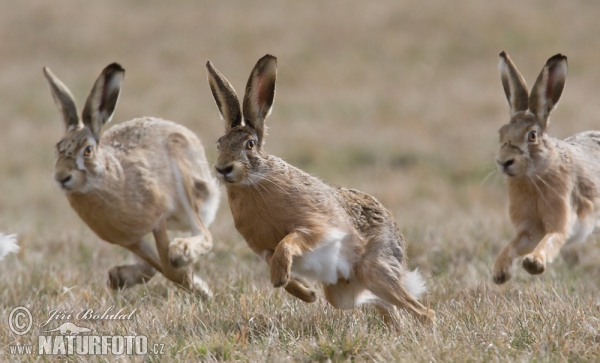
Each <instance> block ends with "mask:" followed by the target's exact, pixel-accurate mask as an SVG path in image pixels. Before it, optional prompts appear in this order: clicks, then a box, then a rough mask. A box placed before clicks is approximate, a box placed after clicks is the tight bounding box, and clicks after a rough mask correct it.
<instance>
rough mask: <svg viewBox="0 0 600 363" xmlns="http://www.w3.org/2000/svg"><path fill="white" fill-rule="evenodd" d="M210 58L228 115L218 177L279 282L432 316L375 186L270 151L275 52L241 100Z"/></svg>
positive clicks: (308, 295)
mask: <svg viewBox="0 0 600 363" xmlns="http://www.w3.org/2000/svg"><path fill="white" fill-rule="evenodd" d="M206 67H207V70H208V81H209V84H210V88H211V91H212V93H213V96H214V98H215V101H216V103H217V106H218V108H219V111H220V113H221V116H222V117H223V119H224V120H225V123H226V133H225V135H224V136H222V137H221V138H220V139H219V141H218V144H217V145H218V148H219V155H218V159H217V162H216V163H215V170H216V172H217V177H218V178H219V179H220V180H221V181H222V183H223V184H224V185H225V187H226V190H227V196H228V199H229V206H230V208H231V212H232V214H233V219H234V222H235V227H236V229H237V230H238V232H239V233H240V234H241V235H242V236H243V237H244V239H245V240H246V242H247V243H248V245H249V247H250V248H251V249H252V250H253V251H254V252H255V253H256V254H258V255H260V256H262V257H263V258H264V259H265V261H266V262H267V263H268V264H269V266H270V274H271V282H272V283H273V286H274V287H283V288H285V290H286V291H287V292H289V293H290V294H292V295H293V296H295V297H297V298H299V299H301V300H303V301H306V302H313V301H315V299H316V294H315V291H314V290H313V288H312V286H311V285H310V284H309V283H308V282H307V281H306V280H310V281H314V282H320V283H322V284H323V287H324V290H325V298H326V299H327V301H329V303H331V305H333V306H334V307H336V308H341V309H351V308H354V307H357V306H359V305H361V304H373V305H375V307H376V308H377V310H378V311H379V312H380V313H381V314H382V315H383V317H384V320H385V321H386V322H388V323H391V324H393V321H394V319H395V317H396V316H397V315H396V314H397V309H396V307H400V308H404V309H406V310H408V311H409V312H411V313H412V314H413V315H414V316H415V317H416V318H417V319H419V320H420V321H422V322H427V323H433V322H434V321H435V313H434V312H433V311H432V310H430V309H428V308H427V307H425V306H423V305H422V304H421V303H420V302H419V301H417V297H418V296H419V295H420V294H421V293H423V292H424V291H425V286H424V282H423V279H422V278H421V276H420V275H419V273H418V272H417V271H409V270H408V269H407V268H406V248H405V241H404V238H403V237H402V235H401V234H400V231H399V230H398V226H397V225H396V223H395V222H394V219H393V218H392V215H391V214H390V212H388V211H387V210H386V209H385V208H384V207H383V205H381V203H379V202H378V201H377V200H376V199H375V198H373V197H371V196H370V195H367V194H365V193H362V192H360V191H358V190H353V189H345V188H337V187H332V186H329V185H327V184H325V183H323V182H322V181H321V180H319V179H317V178H315V177H313V176H311V175H308V174H307V173H305V172H303V171H302V170H299V169H297V168H295V167H293V166H292V165H290V164H288V163H286V162H285V161H283V160H281V159H279V158H277V157H275V156H273V155H269V154H267V153H266V152H265V150H264V148H263V146H264V138H265V118H266V117H267V115H268V114H269V113H270V111H271V106H272V104H273V99H274V96H275V79H276V75H277V59H276V58H275V57H273V56H271V55H266V56H264V57H263V58H261V59H260V60H259V61H258V63H257V64H256V66H255V67H254V69H253V70H252V73H251V74H250V78H249V80H248V83H247V85H246V93H245V96H244V102H243V108H240V104H239V102H238V98H237V96H236V93H235V91H234V89H233V87H232V86H231V85H230V83H229V82H228V81H227V80H226V79H225V77H223V75H221V73H219V72H218V71H217V70H216V69H215V68H214V67H213V65H212V64H211V63H210V62H208V63H207V64H206Z"/></svg>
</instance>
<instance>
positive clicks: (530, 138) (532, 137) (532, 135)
mask: <svg viewBox="0 0 600 363" xmlns="http://www.w3.org/2000/svg"><path fill="white" fill-rule="evenodd" d="M527 140H528V141H529V142H535V141H536V140H537V132H536V131H530V132H529V134H528V135H527Z"/></svg>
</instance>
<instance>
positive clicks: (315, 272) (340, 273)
mask: <svg viewBox="0 0 600 363" xmlns="http://www.w3.org/2000/svg"><path fill="white" fill-rule="evenodd" d="M347 237H348V235H347V234H346V233H344V232H343V231H341V230H339V229H331V230H329V232H328V233H327V234H326V235H325V236H324V237H323V238H322V239H321V240H320V241H319V243H318V244H317V246H316V247H315V248H314V249H313V250H311V251H309V252H307V253H305V254H304V255H302V256H299V257H294V260H293V261H292V275H293V276H296V277H303V278H306V279H309V280H313V281H320V282H324V283H326V284H336V283H337V281H338V280H339V279H342V278H343V279H349V278H350V271H351V264H350V262H349V261H348V259H347V257H346V256H344V254H343V251H342V247H343V241H344V239H345V238H347Z"/></svg>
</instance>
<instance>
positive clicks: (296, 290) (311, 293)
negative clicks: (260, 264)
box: [263, 250, 317, 303]
mask: <svg viewBox="0 0 600 363" xmlns="http://www.w3.org/2000/svg"><path fill="white" fill-rule="evenodd" d="M273 253H274V252H273V251H271V250H267V251H264V252H263V256H264V258H265V261H266V262H267V264H268V265H269V266H271V259H272V258H273ZM284 289H285V291H287V292H288V293H289V294H290V295H292V296H294V297H297V298H298V299H300V300H302V301H304V302H307V303H312V302H315V301H316V300H317V292H316V291H315V290H314V289H313V287H312V286H311V285H310V284H309V283H308V282H307V281H305V280H303V279H299V278H294V277H290V278H289V281H288V283H287V285H285V287H284Z"/></svg>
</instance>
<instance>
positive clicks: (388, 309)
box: [374, 300, 400, 329]
mask: <svg viewBox="0 0 600 363" xmlns="http://www.w3.org/2000/svg"><path fill="white" fill-rule="evenodd" d="M374 304H375V309H377V312H378V313H379V315H381V319H383V322H384V323H385V325H387V326H388V327H389V328H395V329H398V328H400V326H399V325H398V321H399V319H400V316H399V314H398V309H397V308H396V307H395V306H394V305H392V304H388V303H386V302H385V301H383V300H378V301H377V302H375V303H374Z"/></svg>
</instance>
